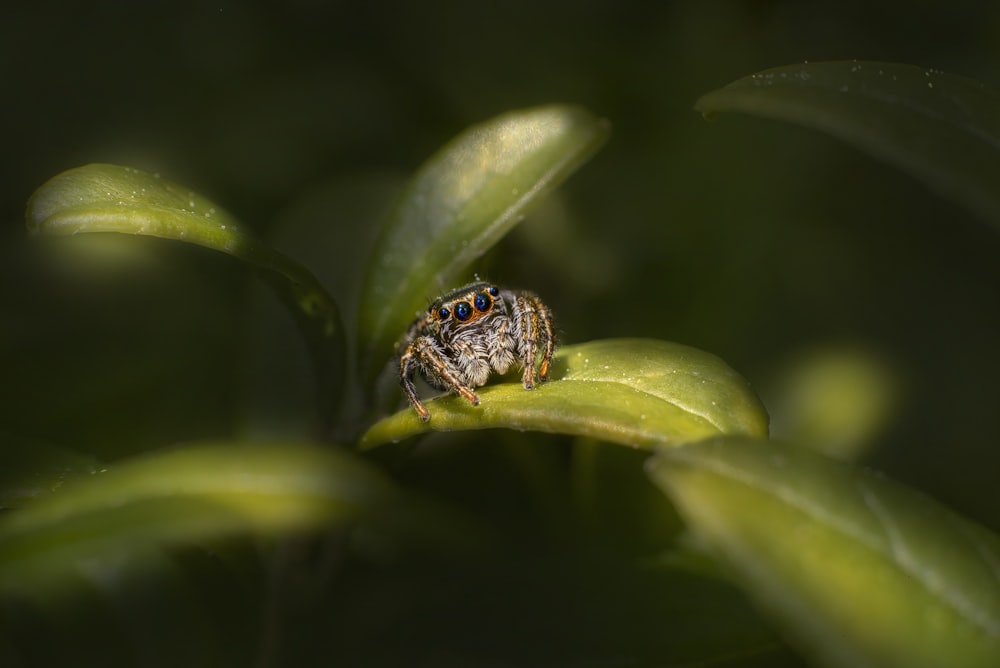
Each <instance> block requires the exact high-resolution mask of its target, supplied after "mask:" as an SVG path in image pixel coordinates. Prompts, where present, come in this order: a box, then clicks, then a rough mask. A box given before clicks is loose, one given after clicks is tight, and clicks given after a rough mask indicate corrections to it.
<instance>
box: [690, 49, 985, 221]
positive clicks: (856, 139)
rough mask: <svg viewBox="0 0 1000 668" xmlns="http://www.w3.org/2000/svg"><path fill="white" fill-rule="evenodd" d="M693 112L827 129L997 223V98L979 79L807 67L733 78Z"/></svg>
mask: <svg viewBox="0 0 1000 668" xmlns="http://www.w3.org/2000/svg"><path fill="white" fill-rule="evenodd" d="M695 108H696V109H697V110H698V111H701V112H702V113H703V114H705V116H707V117H708V116H714V115H716V114H718V113H719V112H725V111H738V112H744V113H748V114H754V115H757V116H763V117H765V118H773V119H777V120H782V121H790V122H793V123H798V124H800V125H804V126H807V127H811V128H815V129H818V130H823V131H824V132H827V133H829V134H831V135H834V136H835V137H838V138H840V139H843V140H844V141H847V142H849V143H851V144H853V145H855V146H856V147H857V148H860V149H861V150H863V151H867V152H868V153H870V154H871V155H873V156H875V157H877V158H879V159H882V160H885V161H886V162H889V163H891V164H892V165H895V166H896V167H898V168H900V169H902V170H904V171H906V172H909V173H910V174H912V175H913V176H915V177H917V178H919V179H921V180H922V181H924V182H925V183H927V184H928V185H929V186H931V187H933V188H935V189H936V190H938V191H939V192H941V193H942V194H943V195H945V196H947V197H951V198H953V199H955V201H957V202H959V203H960V204H962V205H964V206H966V207H968V208H969V209H970V210H971V211H973V212H975V213H977V214H978V215H980V216H983V217H984V218H986V219H987V220H990V221H992V222H993V223H994V224H1000V189H998V188H997V184H998V183H1000V91H996V90H993V89H991V88H987V87H986V86H984V85H983V84H981V83H978V82H976V81H972V80H970V79H966V78H963V77H958V76H953V75H950V74H945V73H943V72H940V71H938V70H931V69H924V68H921V67H916V66H914V65H902V64H898V63H880V62H862V61H837V62H819V63H805V64H802V65H788V66H784V67H776V68H774V69H769V70H764V71H763V72H758V73H757V74H752V75H750V76H748V77H744V78H742V79H738V80H736V81H734V82H732V83H730V84H728V85H726V86H724V87H722V88H719V89H718V90H714V91H712V92H710V93H708V94H706V95H704V96H702V97H701V98H700V99H699V100H698V101H697V103H696V104H695Z"/></svg>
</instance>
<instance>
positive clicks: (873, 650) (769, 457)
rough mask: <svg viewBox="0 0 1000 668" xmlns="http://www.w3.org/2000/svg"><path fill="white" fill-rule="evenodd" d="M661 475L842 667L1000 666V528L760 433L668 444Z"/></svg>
mask: <svg viewBox="0 0 1000 668" xmlns="http://www.w3.org/2000/svg"><path fill="white" fill-rule="evenodd" d="M648 472H649V474H650V476H651V477H652V479H653V481H654V482H655V483H656V484H657V485H659V486H660V487H661V488H662V489H663V490H664V492H666V493H667V494H668V495H669V497H670V498H671V499H672V500H673V502H674V503H675V505H676V507H677V508H678V510H679V511H680V513H681V515H682V517H683V518H684V519H685V521H686V522H687V524H688V527H689V529H690V530H691V532H692V533H693V534H694V536H695V537H696V538H697V539H698V541H699V542H700V544H701V545H702V546H703V547H704V548H705V549H707V550H708V551H709V552H710V553H711V554H713V555H714V556H716V557H717V558H718V559H720V560H721V561H722V562H723V564H724V565H725V566H727V567H728V568H729V570H730V571H731V572H732V573H733V574H734V575H735V577H736V580H737V583H738V584H739V585H740V586H742V587H743V588H744V589H745V590H746V591H747V593H748V594H750V596H751V597H753V598H754V599H755V600H756V601H757V602H758V603H759V604H760V605H761V606H762V607H763V608H764V609H765V610H766V611H767V612H769V613H770V615H771V617H772V619H773V620H774V621H775V623H776V624H778V625H779V626H780V628H781V629H783V630H784V631H785V633H786V634H787V635H788V636H789V637H790V638H793V639H795V640H796V641H797V644H798V645H799V647H800V648H801V649H802V651H803V652H804V653H805V654H807V655H808V656H809V657H811V658H813V659H814V660H816V661H817V662H818V663H820V664H822V665H830V666H844V667H847V666H851V667H853V666H912V667H915V668H919V667H923V666H926V667H927V668H931V667H933V666H945V665H947V666H976V667H979V666H981V667H983V668H986V667H987V666H997V665H1000V577H998V573H1000V570H998V565H1000V537H998V536H997V535H996V534H994V533H992V532H990V531H988V530H986V529H985V528H983V527H981V526H978V525H975V524H973V523H972V522H969V521H968V520H965V519H963V518H962V517H959V516H957V515H955V514H954V513H952V512H950V511H949V510H947V509H946V508H943V507H941V506H940V505H938V504H937V503H935V502H934V501H932V500H930V499H928V498H927V497H925V496H922V495H921V494H918V493H916V492H914V491H912V490H910V489H907V488H905V487H903V486H901V485H898V484H895V483H893V482H891V481H889V480H886V479H884V478H882V477H880V476H878V475H876V474H873V473H871V472H868V471H864V470H859V469H856V468H852V467H850V466H848V465H846V464H843V463H840V462H836V461H834V460H831V459H827V458H826V457H823V456H821V455H819V454H816V453H815V452H813V451H810V450H808V449H804V448H796V447H792V446H788V445H783V444H780V443H777V442H773V441H764V440H759V439H752V438H747V437H720V438H716V439H711V440H707V441H702V442H700V443H691V444H687V445H684V446H681V447H679V448H663V449H660V450H658V452H657V454H656V456H655V457H654V458H653V459H652V460H650V465H649V467H648Z"/></svg>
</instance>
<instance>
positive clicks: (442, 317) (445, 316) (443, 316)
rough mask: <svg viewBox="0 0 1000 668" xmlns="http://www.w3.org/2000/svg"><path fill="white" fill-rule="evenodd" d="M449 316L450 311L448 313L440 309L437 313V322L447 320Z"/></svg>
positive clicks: (444, 309)
mask: <svg viewBox="0 0 1000 668" xmlns="http://www.w3.org/2000/svg"><path fill="white" fill-rule="evenodd" d="M449 315H451V311H449V310H448V309H446V308H444V307H442V308H441V309H440V310H439V311H438V320H447V319H448V316H449Z"/></svg>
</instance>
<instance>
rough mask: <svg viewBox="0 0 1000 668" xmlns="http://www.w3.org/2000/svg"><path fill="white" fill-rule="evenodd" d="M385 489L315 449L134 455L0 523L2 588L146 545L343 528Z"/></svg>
mask: <svg viewBox="0 0 1000 668" xmlns="http://www.w3.org/2000/svg"><path fill="white" fill-rule="evenodd" d="M389 489H390V488H389V485H388V483H387V481H386V480H384V479H383V478H382V477H381V476H380V475H379V474H378V473H377V472H375V471H374V470H373V469H371V468H369V467H368V466H367V465H366V464H364V463H363V462H361V461H360V460H358V459H356V458H354V457H352V456H350V455H348V454H346V453H343V452H338V451H333V450H330V449H329V448H325V447H319V446H310V445H296V444H284V443H283V444H276V445H259V444H255V445H246V444H235V445H227V444H220V445H214V444H212V445H197V446H188V447H183V448H177V449H174V450H168V451H161V452H157V453H154V454H150V455H145V456H141V457H137V458H135V459H132V460H128V461H125V462H122V463H120V464H118V465H116V466H115V467H114V468H113V469H112V470H110V471H108V472H107V473H103V474H100V475H96V476H92V477H89V478H86V479H80V480H77V481H75V482H74V483H72V484H67V485H65V486H64V487H63V488H61V489H60V490H58V491H57V492H56V493H53V494H50V495H48V496H46V497H43V498H39V499H38V500H37V501H35V502H34V503H31V504H28V505H25V506H24V507H23V508H19V509H17V510H14V511H11V512H9V513H7V514H5V515H3V516H2V517H0V590H17V589H18V588H20V587H24V586H27V587H29V588H32V590H33V591H36V592H37V591H38V590H39V589H44V588H45V587H46V586H48V585H53V586H56V585H58V584H59V577H58V576H60V575H69V576H72V575H73V573H74V572H75V571H76V570H77V569H79V568H80V567H82V566H83V565H88V564H89V566H88V568H89V567H92V566H93V565H94V564H95V563H100V562H101V560H106V561H108V563H112V564H113V563H116V559H119V558H120V557H121V555H122V554H125V553H128V552H129V551H130V550H133V549H142V548H146V547H148V546H149V545H150V544H151V543H153V544H172V543H189V542H192V541H199V540H208V539H213V538H218V537H222V536H229V535H233V534H236V533H243V532H255V533H258V534H273V533H280V532H286V531H295V530H307V529H313V528H317V527H321V526H324V525H326V524H328V523H330V522H344V521H347V520H350V519H351V518H353V517H355V516H357V515H358V514H360V513H361V512H363V511H365V510H368V509H371V508H373V507H375V506H376V505H378V504H379V503H381V501H382V500H383V498H384V497H385V496H386V495H387V494H388V492H389ZM95 560H96V561H95Z"/></svg>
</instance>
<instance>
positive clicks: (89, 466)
mask: <svg viewBox="0 0 1000 668" xmlns="http://www.w3.org/2000/svg"><path fill="white" fill-rule="evenodd" d="M4 440H6V444H5V447H0V508H17V507H19V506H22V505H24V504H25V503H28V502H29V501H31V500H32V499H35V498H37V497H39V496H45V495H47V494H49V493H51V492H54V491H56V490H57V489H59V488H60V487H62V486H63V484H65V483H66V482H67V481H69V480H72V479H73V478H77V477H80V476H88V475H92V474H94V473H97V471H99V470H100V468H101V466H100V463H99V462H98V461H97V459H96V458H95V457H91V456H89V455H83V454H80V453H78V452H73V451H72V450H66V449H64V448H57V447H55V446H52V445H48V444H46V443H31V442H24V441H23V440H21V439H14V438H13V437H10V436H7V437H6V439H4ZM19 441H20V442H19ZM15 444H16V446H15Z"/></svg>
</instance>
